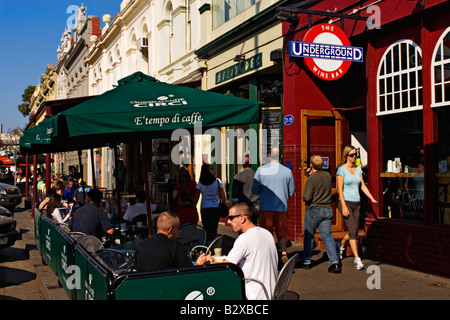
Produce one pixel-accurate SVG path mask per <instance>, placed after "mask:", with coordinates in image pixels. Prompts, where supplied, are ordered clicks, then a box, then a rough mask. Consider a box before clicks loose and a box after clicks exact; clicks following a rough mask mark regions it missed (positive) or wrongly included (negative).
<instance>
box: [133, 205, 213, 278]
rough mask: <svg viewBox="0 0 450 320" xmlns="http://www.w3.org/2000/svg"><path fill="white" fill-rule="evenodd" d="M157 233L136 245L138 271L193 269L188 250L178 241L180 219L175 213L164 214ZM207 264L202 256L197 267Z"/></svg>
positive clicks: (159, 221) (160, 219) (157, 224)
mask: <svg viewBox="0 0 450 320" xmlns="http://www.w3.org/2000/svg"><path fill="white" fill-rule="evenodd" d="M156 228H157V233H156V234H155V235H153V236H152V237H151V238H146V239H143V240H141V241H139V242H138V243H137V245H136V251H135V254H134V259H135V262H136V270H137V271H149V270H158V269H167V268H177V267H192V265H193V264H192V261H191V259H189V257H188V255H187V252H186V250H185V249H184V247H183V245H182V244H181V242H180V241H178V240H176V239H177V238H178V234H179V232H180V219H179V218H178V216H177V215H176V214H175V213H172V212H163V213H161V215H160V216H159V218H158V222H157V223H156ZM205 263H206V256H205V255H204V254H202V255H201V256H200V257H199V258H198V259H197V265H203V264H205Z"/></svg>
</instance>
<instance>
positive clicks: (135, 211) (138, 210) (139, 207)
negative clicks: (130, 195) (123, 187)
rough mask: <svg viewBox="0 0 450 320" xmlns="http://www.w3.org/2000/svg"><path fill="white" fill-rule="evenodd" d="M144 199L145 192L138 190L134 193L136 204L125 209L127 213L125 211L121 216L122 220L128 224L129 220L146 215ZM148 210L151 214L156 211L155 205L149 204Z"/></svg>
mask: <svg viewBox="0 0 450 320" xmlns="http://www.w3.org/2000/svg"><path fill="white" fill-rule="evenodd" d="M145 199H146V195H145V191H144V190H139V191H138V192H137V193H136V204H133V205H132V206H129V207H128V208H127V211H125V214H124V215H123V220H125V221H127V222H130V221H131V219H133V218H135V217H137V216H140V215H141V214H145V215H147V205H146V204H145ZM150 209H151V211H152V212H154V211H155V210H156V204H154V203H152V204H150ZM152 218H153V215H152Z"/></svg>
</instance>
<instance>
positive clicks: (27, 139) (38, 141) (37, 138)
mask: <svg viewBox="0 0 450 320" xmlns="http://www.w3.org/2000/svg"><path fill="white" fill-rule="evenodd" d="M56 136H58V116H54V117H51V118H48V119H45V120H44V121H42V122H40V123H39V125H37V126H34V127H32V128H30V129H27V130H25V131H24V132H23V135H22V137H20V141H19V146H20V147H21V148H32V147H33V145H50V144H51V143H52V141H53V140H54V138H55V137H56Z"/></svg>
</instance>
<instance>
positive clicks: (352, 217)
mask: <svg viewBox="0 0 450 320" xmlns="http://www.w3.org/2000/svg"><path fill="white" fill-rule="evenodd" d="M356 156H357V150H356V148H355V147H353V146H351V145H347V146H345V147H344V150H343V152H342V164H341V165H340V166H339V167H338V169H337V173H336V184H337V189H338V193H339V203H338V208H339V210H340V211H341V213H342V216H343V217H344V221H345V224H346V225H347V229H348V231H349V233H347V234H346V235H345V236H344V238H343V239H342V241H341V248H340V256H341V259H342V255H343V253H344V251H345V245H346V243H347V241H348V242H350V248H351V249H352V252H353V256H354V257H355V261H354V263H355V268H356V269H358V270H362V269H364V264H363V263H362V261H361V258H360V257H359V255H358V242H357V241H358V230H359V213H360V208H361V206H360V195H359V188H360V187H361V190H362V192H364V194H365V195H366V196H367V197H368V198H369V199H370V200H371V201H372V203H373V204H375V206H378V202H377V201H376V200H375V199H374V197H373V196H372V195H371V194H370V191H369V189H368V188H367V186H366V184H365V182H364V179H363V175H362V170H361V167H359V166H357V165H356V164H355V163H356Z"/></svg>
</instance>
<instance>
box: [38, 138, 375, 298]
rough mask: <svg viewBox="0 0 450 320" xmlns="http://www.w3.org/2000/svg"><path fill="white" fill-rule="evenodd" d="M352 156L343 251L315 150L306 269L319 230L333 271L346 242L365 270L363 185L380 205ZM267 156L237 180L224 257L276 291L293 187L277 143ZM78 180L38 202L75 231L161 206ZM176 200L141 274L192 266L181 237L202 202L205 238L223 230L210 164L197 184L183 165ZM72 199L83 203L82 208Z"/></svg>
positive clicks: (345, 169)
mask: <svg viewBox="0 0 450 320" xmlns="http://www.w3.org/2000/svg"><path fill="white" fill-rule="evenodd" d="M354 154H356V149H355V148H354V147H352V146H347V147H345V148H344V154H343V160H344V161H343V163H342V165H341V166H340V167H339V168H338V169H337V189H338V192H339V197H340V201H339V209H340V211H341V212H342V215H343V218H344V221H345V222H346V224H347V227H348V229H349V231H350V232H349V236H348V238H347V237H346V238H344V240H343V241H342V243H341V249H340V252H338V250H339V249H338V248H337V246H336V242H335V240H334V239H333V236H332V234H331V221H332V218H333V210H332V207H331V192H332V187H331V176H330V174H329V173H328V172H326V171H324V170H322V166H323V159H322V157H321V156H319V155H313V156H312V157H311V159H310V163H309V165H310V167H309V169H308V170H307V173H308V178H307V180H306V184H305V191H304V194H303V201H304V202H305V208H306V212H305V237H304V244H303V245H304V250H303V255H302V266H303V267H304V268H305V269H309V268H311V255H312V249H313V241H314V234H315V232H316V229H318V230H319V232H320V233H321V236H322V238H323V240H324V243H325V246H326V250H327V254H328V258H329V263H330V267H329V270H328V271H329V272H332V273H341V265H340V259H342V257H340V255H342V253H343V251H344V250H345V245H346V242H347V241H349V242H350V247H351V248H352V250H353V254H354V256H355V267H356V268H357V269H363V268H364V265H363V264H362V261H361V259H360V258H359V256H358V250H357V247H356V246H355V241H356V236H357V232H358V219H359V201H360V200H359V197H356V195H357V194H358V195H359V188H361V190H362V191H363V192H364V193H365V194H366V195H367V196H368V198H369V199H370V200H371V201H372V202H373V203H374V204H377V201H376V200H375V199H374V198H373V197H372V195H371V194H370V192H369V190H368V189H367V187H366V186H365V184H364V181H363V180H362V175H361V172H360V170H358V167H357V166H355V157H354ZM269 158H270V162H269V163H268V164H265V165H262V166H260V167H259V168H257V170H256V171H254V170H253V169H252V166H251V164H250V158H249V157H248V156H246V157H245V161H244V165H243V167H244V169H243V171H242V172H239V173H238V174H237V175H236V176H235V177H234V182H233V184H232V192H231V197H232V204H233V205H232V207H231V208H230V210H229V214H228V216H227V222H228V224H229V225H230V226H231V228H232V229H233V231H234V232H236V233H238V234H239V236H238V237H237V239H236V240H235V242H234V244H233V247H232V249H231V251H230V252H229V253H228V254H227V256H226V257H225V259H223V261H221V262H227V263H233V264H236V265H238V266H239V267H241V269H242V270H243V273H244V275H245V277H246V278H254V279H259V280H260V281H261V282H263V283H264V284H265V286H266V287H267V288H268V290H267V291H268V292H269V294H270V295H271V293H272V292H273V288H274V286H275V284H276V280H277V276H278V265H279V261H281V262H282V263H286V262H287V261H288V255H287V252H286V247H287V237H288V235H289V227H288V199H289V197H293V196H294V194H295V187H294V178H293V174H292V171H291V169H290V168H288V167H286V166H284V165H282V164H281V163H280V160H279V159H280V153H279V149H278V148H276V147H274V148H272V150H271V153H270V155H269ZM79 182H80V184H81V187H80V185H79V184H78V183H77V181H75V179H73V178H71V179H68V183H67V186H65V185H64V183H63V182H62V181H59V180H58V179H55V181H54V183H53V185H52V190H51V191H50V192H48V193H47V196H46V198H45V199H44V200H43V201H42V202H41V203H40V204H39V208H40V209H41V210H44V209H46V210H47V215H48V216H50V217H52V219H54V220H55V221H57V222H58V223H64V224H67V228H68V230H70V231H77V232H83V233H85V234H90V235H93V236H96V237H98V238H100V239H101V238H102V236H105V235H108V234H110V235H111V234H113V233H114V230H115V229H117V228H118V227H119V224H120V223H121V222H124V221H125V222H130V221H131V220H133V219H135V218H136V217H138V216H144V215H145V217H147V210H148V207H150V210H151V211H152V213H154V212H155V211H156V208H157V207H156V203H154V202H155V201H151V202H152V203H151V204H150V206H147V204H146V198H147V197H148V195H147V194H146V192H144V191H142V190H140V191H138V192H137V194H136V203H135V204H133V205H130V206H128V205H127V202H126V201H125V200H124V199H123V198H121V197H119V195H120V194H119V192H118V191H117V190H114V192H113V193H112V195H111V197H110V198H109V199H108V201H106V203H105V202H103V204H102V199H103V194H102V192H101V191H100V190H98V189H94V188H89V187H88V186H86V185H84V182H83V181H82V180H81V179H80V181H79ZM80 192H81V193H82V195H83V197H81V195H80ZM200 197H201V200H200ZM119 198H121V201H120V203H119ZM172 199H173V203H174V207H173V208H172V210H166V211H164V212H162V213H161V214H159V216H152V224H154V225H156V228H155V231H156V232H154V235H153V236H151V237H148V238H145V239H142V240H140V241H139V242H137V245H136V251H135V255H134V259H135V267H136V269H137V271H148V270H155V269H161V268H173V267H185V266H192V264H193V262H192V261H191V260H190V258H189V257H188V255H187V252H186V251H185V249H184V247H183V245H182V244H181V242H179V241H178V240H177V238H178V234H179V232H180V227H181V226H182V225H183V224H187V223H193V224H198V223H199V213H198V212H197V209H196V208H197V204H198V202H199V201H200V203H199V207H200V217H201V223H202V225H203V227H204V228H205V230H206V234H207V242H208V243H210V242H211V241H213V240H214V239H215V238H216V237H217V235H218V223H219V219H220V216H219V204H220V203H221V202H224V201H225V191H224V186H223V184H222V181H221V180H220V179H219V178H217V177H216V175H215V171H214V167H213V166H212V165H210V164H207V163H206V164H203V166H202V168H201V174H200V178H199V181H198V183H196V182H195V181H194V180H193V179H192V178H191V176H190V174H189V171H188V170H187V169H186V168H184V167H182V168H180V170H179V174H178V179H177V183H176V185H175V187H174V190H173V193H172ZM151 200H152V198H151ZM74 204H76V206H77V207H76V210H75V207H74ZM277 247H278V248H277ZM194 263H195V264H196V265H204V264H207V263H218V262H217V261H215V260H214V259H213V257H211V255H210V254H208V255H205V254H201V255H200V256H199V257H198V259H197V260H196V261H195V262H194ZM246 294H247V298H249V299H265V298H266V297H265V295H264V294H263V290H262V288H261V286H260V285H259V284H257V283H255V282H248V283H246Z"/></svg>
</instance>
